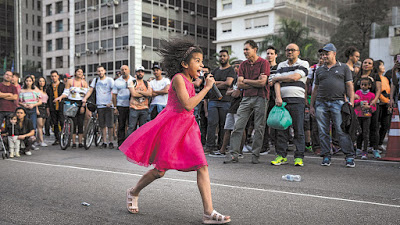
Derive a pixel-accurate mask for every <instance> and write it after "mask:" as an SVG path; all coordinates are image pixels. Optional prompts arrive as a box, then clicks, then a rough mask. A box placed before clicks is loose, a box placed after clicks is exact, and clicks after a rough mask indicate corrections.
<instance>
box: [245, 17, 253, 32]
mask: <svg viewBox="0 0 400 225" xmlns="http://www.w3.org/2000/svg"><path fill="white" fill-rule="evenodd" d="M244 25H245V28H246V30H248V29H251V28H252V27H253V23H252V19H245V20H244Z"/></svg>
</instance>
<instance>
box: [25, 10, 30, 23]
mask: <svg viewBox="0 0 400 225" xmlns="http://www.w3.org/2000/svg"><path fill="white" fill-rule="evenodd" d="M28 21H29V16H28V13H27V14H25V23H26V24H28Z"/></svg>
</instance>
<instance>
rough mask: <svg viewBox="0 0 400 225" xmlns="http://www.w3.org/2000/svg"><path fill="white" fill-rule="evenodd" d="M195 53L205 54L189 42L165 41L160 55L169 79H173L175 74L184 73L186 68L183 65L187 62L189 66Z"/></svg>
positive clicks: (178, 40) (182, 40) (180, 40)
mask: <svg viewBox="0 0 400 225" xmlns="http://www.w3.org/2000/svg"><path fill="white" fill-rule="evenodd" d="M193 53H201V54H203V51H202V50H201V48H200V47H199V46H197V45H194V44H193V42H191V41H189V40H184V39H171V40H165V41H164V42H163V46H162V47H161V49H160V50H159V54H160V56H161V57H162V65H163V67H164V71H165V72H166V73H167V77H168V78H169V79H172V77H173V76H174V75H175V74H177V73H180V72H182V71H183V69H184V68H183V67H182V64H181V63H182V62H185V63H187V64H189V62H190V60H191V59H192V55H193Z"/></svg>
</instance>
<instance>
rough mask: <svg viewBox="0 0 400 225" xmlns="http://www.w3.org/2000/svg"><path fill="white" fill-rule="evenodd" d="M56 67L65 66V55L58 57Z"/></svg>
mask: <svg viewBox="0 0 400 225" xmlns="http://www.w3.org/2000/svg"><path fill="white" fill-rule="evenodd" d="M56 68H63V57H62V56H60V57H56Z"/></svg>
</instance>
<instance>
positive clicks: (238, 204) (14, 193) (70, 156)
mask: <svg viewBox="0 0 400 225" xmlns="http://www.w3.org/2000/svg"><path fill="white" fill-rule="evenodd" d="M48 142H49V143H51V140H49V141H48ZM289 154H290V155H289V157H288V159H289V162H290V163H289V164H288V165H282V166H272V165H270V164H269V162H270V161H271V160H272V159H273V157H274V156H273V155H271V154H270V155H266V156H261V158H260V161H261V163H260V164H257V165H253V164H251V155H249V154H246V155H245V158H244V159H241V160H240V162H239V163H236V164H223V163H222V161H223V158H210V157H207V160H208V163H209V171H210V178H211V182H212V187H211V188H212V194H213V202H214V207H215V209H216V210H217V211H219V212H221V213H224V214H227V215H230V216H231V217H232V222H231V224H400V169H399V165H400V164H399V163H397V162H396V163H395V162H382V161H376V160H368V161H361V160H356V168H345V166H344V165H345V162H344V158H343V155H342V156H337V157H334V158H333V160H332V165H331V166H330V167H322V166H320V163H321V158H320V157H314V156H307V157H306V158H305V160H304V162H305V166H304V167H294V166H293V152H290V153H289ZM148 169H150V168H145V167H140V166H137V165H135V164H133V163H130V162H128V161H127V160H126V158H125V157H124V155H123V154H122V153H121V152H120V151H118V150H115V149H114V150H111V149H99V148H96V147H92V148H91V149H89V150H84V149H83V148H81V149H80V148H77V149H67V150H66V151H63V150H60V148H59V146H55V147H54V146H49V147H42V148H41V149H40V150H39V151H33V155H32V156H22V157H21V158H18V159H17V158H14V159H9V160H0V171H1V172H0V179H1V181H0V182H1V183H0V188H1V189H0V190H1V194H0V208H1V209H2V215H1V216H0V224H201V216H202V203H201V198H200V195H199V192H198V189H197V185H196V172H188V173H183V172H178V171H168V172H167V173H166V175H165V177H164V178H162V179H160V180H157V181H155V182H154V183H153V184H151V185H150V186H148V187H147V188H146V189H144V190H143V192H142V193H141V195H140V198H139V208H140V213H139V214H137V215H133V214H130V213H128V212H127V210H126V203H125V202H126V196H125V195H126V192H125V191H126V189H127V188H129V187H131V186H133V185H135V183H136V182H137V181H138V180H139V178H140V176H141V175H142V174H144V173H145V172H146V171H147V170H148ZM285 174H299V175H301V176H302V181H301V182H288V181H284V180H282V179H281V177H282V175H285ZM82 202H88V203H89V204H90V206H83V205H81V203H82Z"/></svg>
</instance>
